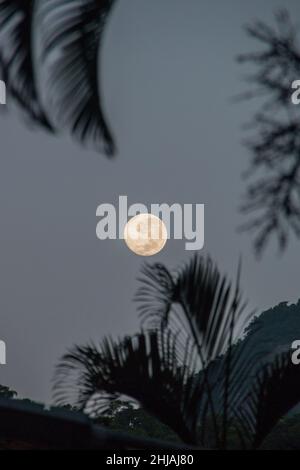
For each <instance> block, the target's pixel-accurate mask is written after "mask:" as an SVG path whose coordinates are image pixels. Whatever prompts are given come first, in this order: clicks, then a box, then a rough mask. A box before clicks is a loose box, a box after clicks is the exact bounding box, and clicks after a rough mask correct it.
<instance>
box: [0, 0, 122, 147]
mask: <svg viewBox="0 0 300 470" xmlns="http://www.w3.org/2000/svg"><path fill="white" fill-rule="evenodd" d="M113 4H114V0H84V1H82V0H72V1H70V0H46V1H45V0H27V1H23V0H1V1H0V31H1V34H0V77H1V79H2V80H3V81H5V83H6V87H7V93H8V99H9V98H10V99H11V100H12V101H14V102H15V103H16V104H17V105H18V106H19V107H20V108H21V110H22V111H23V113H24V115H25V117H26V119H27V120H28V121H29V122H30V123H31V124H34V125H38V126H41V127H42V128H44V129H46V130H47V131H50V132H53V133H54V132H58V131H59V130H60V129H62V128H63V127H66V128H67V130H68V131H69V132H70V134H71V135H73V137H75V138H76V139H77V140H78V141H79V142H81V143H83V144H86V143H90V142H92V143H93V146H94V148H95V149H96V150H99V151H101V152H103V153H105V154H106V155H107V156H112V155H114V153H115V151H116V149H115V143H114V139H113V137H112V133H111V131H110V129H109V126H108V124H107V122H106V119H105V117H104V112H103V109H102V102H101V97H100V95H99V91H98V86H99V82H100V76H99V71H98V52H99V49H100V47H101V43H102V37H103V32H104V29H105V25H106V22H107V19H108V16H109V13H110V11H111V9H112V6H113ZM36 22H39V24H40V25H41V41H40V49H41V52H40V56H39V57H38V58H36V43H37V38H36V27H35V26H36ZM39 39H40V38H39ZM46 66H47V84H48V86H47V90H46V91H47V93H48V94H49V93H50V94H51V98H52V97H53V96H54V97H55V103H56V106H55V111H54V112H53V113H51V116H50V115H49V114H50V113H49V110H46V109H45V107H44V106H43V103H42V100H41V97H40V93H39V79H40V76H41V72H42V71H43V70H44V69H45V68H46Z"/></svg>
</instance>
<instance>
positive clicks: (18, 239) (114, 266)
mask: <svg viewBox="0 0 300 470" xmlns="http://www.w3.org/2000/svg"><path fill="white" fill-rule="evenodd" d="M283 4H284V6H285V7H288V9H289V11H290V12H291V14H292V15H294V20H295V21H297V19H298V20H299V18H300V4H299V0H285V1H284V2H283V1H282V2H281V3H280V2H278V1H273V0H265V1H264V2H261V0H252V1H251V2H249V1H248V0H226V2H224V1H222V0H209V1H208V0H203V1H199V0H187V1H184V2H183V1H182V0H151V1H149V0H122V1H119V3H118V5H117V6H116V8H115V9H114V11H113V14H112V17H111V20H110V23H109V25H108V28H107V34H106V38H105V42H104V49H103V54H102V59H101V60H102V67H103V83H102V92H103V94H104V97H105V107H106V111H107V116H108V118H109V121H110V122H111V125H112V128H113V130H114V133H115V136H116V138H117V143H118V147H119V154H118V157H117V158H116V159H115V160H114V161H107V160H105V158H104V157H103V156H101V155H97V154H95V153H93V152H91V151H87V150H84V149H83V148H81V147H79V146H77V145H76V144H74V143H72V142H70V141H69V140H68V139H67V138H66V137H58V138H53V137H51V136H49V135H47V134H43V133H42V132H39V131H32V130H29V129H27V128H26V127H25V126H24V124H23V123H22V121H21V120H20V119H19V117H18V116H16V114H9V115H8V116H4V117H1V120H0V139H1V159H0V194H1V196H0V214H1V230H0V260H1V262H0V289H1V295H0V339H2V340H5V341H6V344H7V360H8V365H7V366H5V367H2V366H0V383H2V384H5V385H9V386H10V387H12V388H15V389H16V390H17V391H18V392H19V394H20V395H21V396H26V397H30V398H32V399H36V400H40V401H47V402H49V401H50V400H51V379H52V377H53V371H54V366H55V364H56V363H57V361H58V359H59V357H60V356H61V355H62V354H63V353H64V352H65V350H66V348H68V347H69V346H71V345H73V344H74V343H82V342H86V341H88V340H90V339H93V340H94V341H97V340H98V339H99V340H100V339H101V338H102V337H103V335H106V334H112V335H115V336H117V335H123V334H124V333H133V332H135V331H136V330H137V329H138V325H139V321H138V317H137V313H136V309H135V305H134V303H133V302H132V297H133V295H134V292H135V290H136V288H137V282H136V277H137V276H138V273H139V269H140V267H141V265H142V263H143V262H144V259H143V258H140V257H137V256H136V255H134V254H133V253H131V252H129V251H128V249H127V247H126V245H125V244H124V242H123V241H102V242H101V241H99V240H97V238H96V232H95V230H96V223H97V219H96V208H97V206H98V205H99V204H101V203H104V202H107V203H113V204H114V203H117V201H118V197H119V195H127V196H128V199H129V204H132V203H136V202H140V203H144V204H151V203H161V202H166V203H169V204H172V203H174V202H177V203H181V204H183V203H199V204H201V203H203V204H205V248H204V250H203V253H205V252H206V253H210V255H211V256H212V257H213V258H214V259H215V260H216V261H217V262H218V263H219V265H220V267H221V268H222V270H223V271H225V272H228V273H229V274H231V275H235V273H236V267H237V262H238V258H239V255H240V254H242V257H243V278H242V284H243V289H244V292H245V294H246V296H247V297H248V298H249V299H251V306H253V307H256V308H257V309H258V311H261V310H263V309H265V308H267V307H270V306H273V305H274V304H276V303H278V302H280V301H284V300H288V301H295V300H297V299H298V298H299V297H300V283H299V275H298V273H299V268H298V266H299V258H300V256H299V252H300V250H299V248H300V241H299V242H297V241H294V242H293V243H291V244H290V246H289V249H288V250H287V251H286V252H285V253H284V255H282V256H278V253H277V248H276V246H273V245H270V246H269V248H268V250H267V252H266V253H265V254H264V256H263V258H262V260H260V261H258V260H256V259H255V257H254V255H253V250H252V246H251V240H250V238H249V236H248V235H247V234H243V235H241V234H239V233H237V231H236V228H237V226H238V225H239V224H240V223H241V222H242V221H243V220H244V219H243V218H242V217H241V216H240V214H239V212H238V206H239V203H240V197H241V194H242V193H243V181H242V179H241V173H242V171H243V170H244V169H245V168H246V167H247V164H248V161H249V154H248V152H247V150H246V149H245V148H244V147H243V145H242V139H243V137H245V133H244V131H243V130H242V124H243V123H245V122H247V121H248V120H249V119H250V118H251V116H252V112H253V110H254V105H253V104H251V103H239V104H232V102H231V101H230V99H231V97H233V96H234V95H236V94H237V93H238V92H240V91H242V90H244V89H245V85H244V83H243V81H242V76H243V75H244V72H245V70H244V69H242V68H241V67H240V66H238V65H237V64H236V63H235V60H234V59H235V57H236V55H237V54H239V53H242V52H247V51H251V50H253V49H255V48H257V44H255V43H254V42H253V41H251V40H250V39H249V38H248V37H247V36H246V34H245V33H244V31H243V29H242V26H243V25H244V24H245V23H247V22H249V21H250V20H252V19H253V18H260V19H263V20H268V21H270V20H272V15H273V12H274V10H275V9H276V8H278V7H280V6H282V5H283ZM297 78H298V79H299V78H300V77H295V79H297ZM189 256H191V252H186V251H185V250H184V242H181V241H170V242H168V243H167V245H166V248H165V249H164V251H163V252H162V253H160V254H159V255H157V256H155V257H153V258H151V259H150V261H161V262H164V263H166V264H167V265H168V266H169V267H176V266H177V265H178V264H179V263H181V262H182V261H184V260H186V259H187V258H188V257H189Z"/></svg>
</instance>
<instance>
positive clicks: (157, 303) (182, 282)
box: [136, 255, 257, 447]
mask: <svg viewBox="0 0 300 470" xmlns="http://www.w3.org/2000/svg"><path fill="white" fill-rule="evenodd" d="M239 273H240V269H239V272H238V277H237V281H236V283H235V284H233V283H232V282H230V281H229V280H228V279H227V277H226V276H224V275H222V274H221V273H220V272H219V270H218V268H217V266H216V265H215V264H214V263H213V262H212V260H211V259H210V258H204V257H200V256H197V255H196V256H194V257H193V258H192V259H191V260H190V262H189V263H187V264H186V265H185V266H184V267H183V268H181V269H179V270H177V271H176V272H175V273H174V274H172V273H171V272H169V271H168V270H167V269H166V268H165V267H164V266H162V265H161V264H155V265H153V266H149V265H147V266H146V267H145V268H144V270H143V276H142V278H141V279H140V280H141V282H142V286H141V287H140V289H139V290H138V292H137V295H136V300H137V301H138V304H139V305H138V310H139V313H140V315H141V317H142V320H143V321H144V322H146V323H147V322H149V325H150V326H151V327H162V328H165V327H167V328H168V329H170V330H171V331H172V332H173V334H175V335H177V336H178V338H179V340H180V343H181V344H182V345H184V344H186V342H187V341H192V344H193V348H195V349H196V350H197V353H198V358H199V362H200V366H199V371H200V370H201V374H202V375H203V380H204V382H205V385H206V387H205V388H206V393H207V410H208V409H209V413H210V415H211V417H212V419H213V424H214V433H215V436H216V445H217V446H224V447H225V446H226V440H227V430H228V421H229V419H230V414H231V402H235V403H239V402H240V401H242V400H243V396H244V393H245V392H246V390H245V389H243V387H241V388H240V387H239V386H238V385H239V384H241V383H242V377H243V376H244V374H245V371H246V373H247V374H248V375H249V374H251V371H252V368H253V367H254V365H255V361H256V360H257V358H253V357H252V356H253V354H251V353H250V355H246V354H245V355H241V357H240V358H236V357H233V355H232V348H233V343H234V338H235V335H236V334H237V331H241V330H242V328H243V327H244V326H245V323H246V321H248V320H249V318H250V314H246V313H245V307H246V302H244V301H243V300H242V295H241V292H240V287H239V277H240V274H239ZM177 305H179V306H180V311H178V310H177ZM251 314H252V312H251ZM225 352H226V354H225ZM224 354H225V355H224ZM222 355H223V358H222V360H220V358H221V356H222ZM218 359H219V360H218ZM214 361H217V364H213V362H214ZM242 392H244V393H242ZM205 413H206V410H204V409H202V411H201V413H200V418H201V421H202V422H203V421H204V420H205V417H206V414H205ZM220 413H221V415H222V424H221V426H220V424H218V421H219V420H218V415H219V414H220Z"/></svg>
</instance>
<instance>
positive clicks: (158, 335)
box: [55, 330, 204, 444]
mask: <svg viewBox="0 0 300 470" xmlns="http://www.w3.org/2000/svg"><path fill="white" fill-rule="evenodd" d="M187 355H188V352H187ZM200 382H201V383H200ZM74 385H75V387H74ZM203 387H204V384H203V381H201V380H200V379H199V377H197V376H196V368H195V367H194V368H192V367H191V366H190V365H188V364H187V363H185V364H182V363H181V361H179V360H178V358H177V339H176V337H174V335H172V333H171V332H170V331H168V332H164V331H162V330H161V331H148V332H146V333H144V332H141V333H139V334H138V335H136V336H133V337H127V338H125V339H124V340H123V341H121V342H113V341H112V340H108V339H106V340H104V341H103V343H102V344H101V345H100V347H99V348H97V347H95V346H86V347H75V348H74V349H72V350H71V351H70V352H69V353H68V354H66V355H65V356H64V357H63V359H62V361H61V363H60V364H59V366H58V369H57V374H56V381H55V398H56V402H57V403H58V404H65V403H70V399H71V398H72V399H73V400H74V401H75V404H76V405H77V406H78V405H79V406H80V407H81V408H82V409H85V410H86V412H88V414H90V415H91V416H93V417H96V416H98V415H99V414H101V413H104V412H105V411H107V408H106V406H107V399H109V400H112V399H114V398H115V399H117V398H118V397H119V396H120V395H126V396H128V397H131V398H134V399H135V400H137V401H138V402H139V403H140V404H142V406H143V407H144V408H145V409H146V410H147V411H149V412H150V413H152V414H153V415H155V416H156V417H157V418H158V419H159V420H161V421H162V422H163V423H164V424H166V425H168V426H169V427H171V428H172V429H173V430H174V431H175V432H176V433H177V434H178V435H179V436H180V437H181V438H182V439H183V441H185V442H188V443H193V444H195V443H197V433H198V422H199V419H198V410H199V403H203ZM74 389H75V390H77V394H76V396H75V397H71V396H70V391H72V390H74Z"/></svg>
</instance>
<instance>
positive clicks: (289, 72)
mask: <svg viewBox="0 0 300 470" xmlns="http://www.w3.org/2000/svg"><path fill="white" fill-rule="evenodd" d="M247 33H248V34H249V36H250V37H252V38H254V39H255V40H257V41H258V42H259V43H260V45H261V46H262V47H261V50H260V52H257V53H252V54H245V55H242V56H241V57H239V61H240V62H242V63H247V64H250V65H251V66H253V65H254V66H255V67H256V73H255V74H253V75H251V76H250V77H249V80H248V82H249V84H250V85H251V87H252V89H250V91H249V93H246V94H245V95H243V96H244V98H253V97H257V98H261V99H262V100H263V104H262V107H261V109H260V111H259V112H258V113H257V114H256V115H255V116H254V119H253V122H252V124H251V126H252V127H253V128H254V130H255V134H254V136H253V138H252V139H251V140H250V141H248V142H247V146H248V148H249V149H250V151H251V153H252V155H253V158H252V164H251V167H250V170H249V172H248V173H247V175H246V176H247V178H249V177H251V178H252V179H251V180H250V184H249V185H248V189H247V192H246V194H245V201H244V203H243V205H242V211H243V212H244V213H245V214H247V215H248V214H252V216H251V217H252V218H251V217H250V220H249V221H248V222H247V223H245V224H244V225H243V227H242V228H243V229H245V230H247V231H248V230H249V231H252V232H253V233H254V245H255V249H256V252H257V253H258V254H260V253H261V252H262V250H263V249H264V247H265V246H266V243H267V242H268V240H269V238H270V237H271V236H272V235H276V237H277V240H278V243H279V246H280V248H281V249H284V248H285V247H286V245H287V242H288V239H289V236H290V234H291V233H294V234H295V235H296V236H297V237H299V236H300V185H299V183H300V112H299V107H297V106H295V105H293V104H292V101H291V96H292V92H293V90H292V88H291V86H292V82H293V81H294V80H296V79H299V77H300V47H299V43H298V41H297V31H296V29H295V28H294V26H293V24H292V22H291V20H290V18H289V15H288V13H287V12H286V11H280V12H279V13H277V15H276V27H275V28H272V27H269V26H268V25H266V24H265V23H262V22H261V21H256V22H254V23H253V24H252V25H250V26H248V27H247ZM253 175H258V176H257V177H256V181H253Z"/></svg>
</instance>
